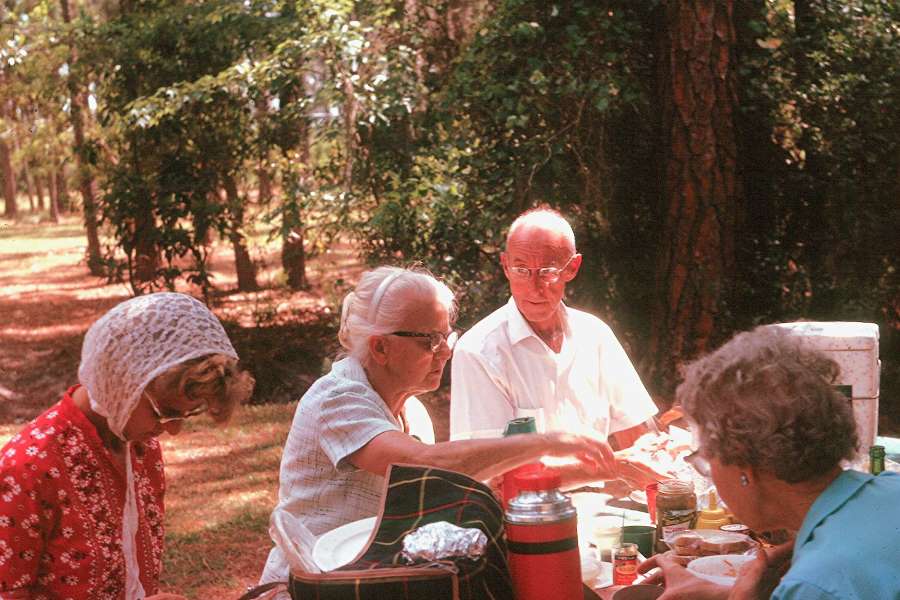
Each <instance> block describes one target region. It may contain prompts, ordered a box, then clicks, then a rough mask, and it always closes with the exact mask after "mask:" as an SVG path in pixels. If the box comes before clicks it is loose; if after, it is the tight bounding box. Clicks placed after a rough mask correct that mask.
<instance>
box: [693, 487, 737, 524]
mask: <svg viewBox="0 0 900 600" xmlns="http://www.w3.org/2000/svg"><path fill="white" fill-rule="evenodd" d="M730 522H731V518H730V517H729V516H728V514H727V513H726V512H725V509H723V508H721V507H719V504H718V498H717V496H716V490H709V507H708V508H704V509H703V510H701V511H700V514H699V515H698V516H697V525H696V528H697V529H717V528H719V527H720V526H722V525H727V524H728V523H730Z"/></svg>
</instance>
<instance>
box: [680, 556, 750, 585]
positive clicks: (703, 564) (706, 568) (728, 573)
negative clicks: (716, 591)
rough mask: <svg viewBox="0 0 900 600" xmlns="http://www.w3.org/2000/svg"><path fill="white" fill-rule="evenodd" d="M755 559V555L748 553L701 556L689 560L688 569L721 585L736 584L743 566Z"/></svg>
mask: <svg viewBox="0 0 900 600" xmlns="http://www.w3.org/2000/svg"><path fill="white" fill-rule="evenodd" d="M755 559H756V557H755V556H749V555H746V554H716V555H714V556H701V557H700V558H695V559H694V560H692V561H691V562H689V563H688V566H687V569H688V571H690V572H691V573H693V574H694V575H696V576H697V577H699V578H701V579H706V580H707V581H712V582H713V583H718V584H719V585H734V582H735V580H736V579H737V576H738V573H739V572H740V570H741V567H743V566H744V565H745V564H746V563H748V562H750V561H751V560H755Z"/></svg>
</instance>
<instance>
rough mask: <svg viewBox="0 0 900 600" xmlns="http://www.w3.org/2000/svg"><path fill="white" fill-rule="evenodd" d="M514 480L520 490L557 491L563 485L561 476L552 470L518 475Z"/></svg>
mask: <svg viewBox="0 0 900 600" xmlns="http://www.w3.org/2000/svg"><path fill="white" fill-rule="evenodd" d="M514 478H515V482H516V486H518V488H519V489H520V490H529V491H541V490H555V489H557V488H558V487H559V486H561V485H562V478H561V477H560V476H559V473H556V472H555V471H550V470H544V471H536V472H531V473H518V474H516V475H515V476H514Z"/></svg>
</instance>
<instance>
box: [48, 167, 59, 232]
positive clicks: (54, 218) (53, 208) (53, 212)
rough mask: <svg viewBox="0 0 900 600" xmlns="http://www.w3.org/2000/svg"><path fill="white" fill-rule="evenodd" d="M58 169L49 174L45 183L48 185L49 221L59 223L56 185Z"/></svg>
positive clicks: (57, 189)
mask: <svg viewBox="0 0 900 600" xmlns="http://www.w3.org/2000/svg"><path fill="white" fill-rule="evenodd" d="M58 178H59V171H58V170H56V171H54V172H53V173H51V174H50V176H49V178H48V181H47V183H48V184H49V185H50V221H51V222H53V223H59V187H57V179H58Z"/></svg>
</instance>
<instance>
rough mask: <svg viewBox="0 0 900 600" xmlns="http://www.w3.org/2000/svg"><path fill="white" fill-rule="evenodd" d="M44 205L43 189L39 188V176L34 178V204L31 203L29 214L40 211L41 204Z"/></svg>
mask: <svg viewBox="0 0 900 600" xmlns="http://www.w3.org/2000/svg"><path fill="white" fill-rule="evenodd" d="M43 203H44V188H43V187H42V186H41V176H40V175H35V176H34V202H32V203H31V212H33V213H36V212H38V211H40V210H41V204H43Z"/></svg>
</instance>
